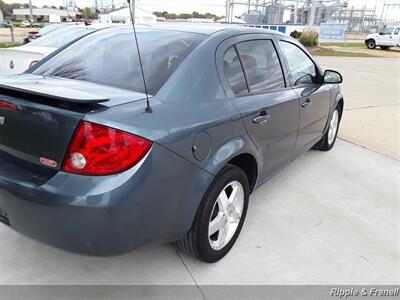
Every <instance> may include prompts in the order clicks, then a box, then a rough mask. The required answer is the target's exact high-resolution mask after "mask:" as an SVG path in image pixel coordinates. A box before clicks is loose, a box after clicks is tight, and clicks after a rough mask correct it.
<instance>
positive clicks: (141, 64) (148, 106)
mask: <svg viewBox="0 0 400 300" xmlns="http://www.w3.org/2000/svg"><path fill="white" fill-rule="evenodd" d="M127 2H128V5H129V11H130V14H131V19H132V27H133V34H134V35H135V42H136V49H137V54H138V57H139V63H140V70H141V71H142V78H143V85H144V91H145V93H146V104H147V106H146V111H147V112H149V113H152V112H153V110H152V109H151V107H150V99H149V92H148V90H147V84H146V78H145V77H144V71H143V63H142V56H141V55H140V49H139V43H138V39H137V35H136V28H135V16H134V15H133V11H132V6H131V0H127ZM133 3H134V4H133V8H135V0H133Z"/></svg>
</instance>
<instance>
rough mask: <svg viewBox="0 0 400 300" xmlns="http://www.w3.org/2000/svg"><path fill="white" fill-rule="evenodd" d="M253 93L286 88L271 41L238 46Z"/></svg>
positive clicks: (244, 43) (250, 42)
mask: <svg viewBox="0 0 400 300" xmlns="http://www.w3.org/2000/svg"><path fill="white" fill-rule="evenodd" d="M236 46H237V49H238V52H239V55H240V58H241V59H242V62H243V66H244V69H245V72H246V78H247V82H248V84H249V88H250V91H251V92H260V91H274V90H278V89H280V88H283V87H285V80H284V78H283V72H282V68H281V64H280V62H279V59H278V55H277V54H276V50H275V48H274V45H273V44H272V41H270V40H253V41H247V42H242V43H239V44H237V45H236Z"/></svg>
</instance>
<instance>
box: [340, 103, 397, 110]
mask: <svg viewBox="0 0 400 300" xmlns="http://www.w3.org/2000/svg"><path fill="white" fill-rule="evenodd" d="M394 105H400V103H389V104H381V105H368V106H360V107H352V108H345V109H344V110H346V111H349V110H357V109H368V108H377V107H386V106H394Z"/></svg>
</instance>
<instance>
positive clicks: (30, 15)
mask: <svg viewBox="0 0 400 300" xmlns="http://www.w3.org/2000/svg"><path fill="white" fill-rule="evenodd" d="M29 21H30V23H31V27H32V23H33V10H32V0H29Z"/></svg>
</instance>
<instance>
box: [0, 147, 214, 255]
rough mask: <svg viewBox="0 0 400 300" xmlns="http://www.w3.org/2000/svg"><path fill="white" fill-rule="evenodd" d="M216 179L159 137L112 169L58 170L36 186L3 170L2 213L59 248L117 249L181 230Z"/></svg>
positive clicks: (117, 251) (101, 251)
mask: <svg viewBox="0 0 400 300" xmlns="http://www.w3.org/2000/svg"><path fill="white" fill-rule="evenodd" d="M211 180H212V176H211V175H210V174H208V173H207V172H205V171H203V170H201V169H199V168H198V167H195V166H194V165H193V164H191V163H189V162H187V161H186V160H184V159H182V158H180V157H178V156H177V155H176V154H174V153H172V152H170V151H169V150H166V149H164V148H162V147H161V146H158V145H153V148H152V149H151V151H150V152H149V154H148V155H147V156H146V157H145V158H144V159H143V160H142V161H141V162H140V163H139V164H138V165H136V166H135V167H134V168H132V169H130V170H128V171H126V172H124V173H121V174H118V175H114V176H99V177H87V176H79V175H72V174H67V173H63V172H59V173H57V174H56V175H55V176H54V177H52V178H51V179H49V180H48V181H47V182H46V183H44V184H41V185H39V186H35V185H32V184H30V183H29V182H21V181H19V182H16V181H14V180H12V179H10V178H7V174H2V173H1V171H0V216H1V218H0V221H2V222H3V223H8V225H9V226H10V227H11V228H13V229H14V230H16V231H18V232H20V233H22V234H24V235H27V236H29V237H32V238H34V239H37V240H40V241H42V242H45V243H47V244H50V245H53V246H56V247H58V248H62V249H65V250H69V251H72V252H78V253H84V254H90V255H116V254H120V253H124V252H127V251H129V250H131V249H134V248H136V247H138V246H140V245H143V244H147V243H151V242H166V241H172V240H175V239H179V238H180V237H181V236H183V235H184V234H185V233H186V231H187V230H188V229H189V228H190V226H191V223H192V220H193V217H194V214H195V211H196V209H197V206H198V204H199V202H200V200H201V198H202V195H203V194H204V192H205V190H206V188H207V187H208V184H209V183H210V182H211Z"/></svg>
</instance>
